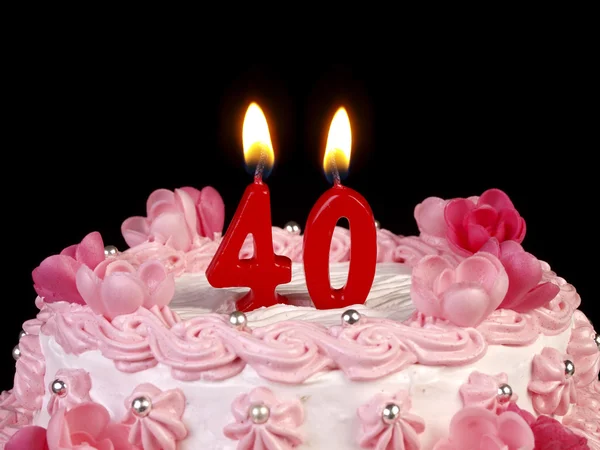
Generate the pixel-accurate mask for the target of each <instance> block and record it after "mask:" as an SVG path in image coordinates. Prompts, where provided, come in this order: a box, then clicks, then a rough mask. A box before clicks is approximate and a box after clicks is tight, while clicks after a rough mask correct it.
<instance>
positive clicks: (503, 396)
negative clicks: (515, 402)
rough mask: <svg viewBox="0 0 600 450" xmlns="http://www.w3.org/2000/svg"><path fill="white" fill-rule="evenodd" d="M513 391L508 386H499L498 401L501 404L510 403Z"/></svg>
mask: <svg viewBox="0 0 600 450" xmlns="http://www.w3.org/2000/svg"><path fill="white" fill-rule="evenodd" d="M512 395H513V391H512V388H511V387H510V386H509V385H508V384H501V385H500V386H498V401H499V402H500V403H508V402H510V399H511V398H512Z"/></svg>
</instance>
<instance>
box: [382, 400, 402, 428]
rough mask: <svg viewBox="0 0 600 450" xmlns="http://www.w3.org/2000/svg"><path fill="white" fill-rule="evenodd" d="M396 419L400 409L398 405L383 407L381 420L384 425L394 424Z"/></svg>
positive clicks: (391, 404) (389, 404)
mask: <svg viewBox="0 0 600 450" xmlns="http://www.w3.org/2000/svg"><path fill="white" fill-rule="evenodd" d="M398 417H400V407H399V406H398V405H394V404H393V403H388V404H387V405H385V408H383V411H382V413H381V418H382V419H383V421H384V422H385V423H387V424H391V423H394V422H395V421H396V419H398Z"/></svg>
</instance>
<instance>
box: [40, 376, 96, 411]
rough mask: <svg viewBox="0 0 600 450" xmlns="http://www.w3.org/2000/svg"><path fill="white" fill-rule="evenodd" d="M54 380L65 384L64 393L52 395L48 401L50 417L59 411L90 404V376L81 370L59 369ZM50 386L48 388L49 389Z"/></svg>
mask: <svg viewBox="0 0 600 450" xmlns="http://www.w3.org/2000/svg"><path fill="white" fill-rule="evenodd" d="M54 378H55V379H56V380H60V381H62V382H63V383H65V386H66V392H65V393H64V394H62V395H59V394H53V393H51V394H52V395H51V396H50V400H48V413H50V415H51V416H52V415H53V414H54V413H56V412H57V411H58V410H59V409H61V408H64V409H66V410H67V411H68V410H70V409H72V408H73V407H74V406H77V405H79V404H81V403H87V402H91V401H92V399H91V398H90V390H91V389H92V380H91V378H90V374H89V373H87V372H86V371H85V370H83V369H60V370H59V371H58V372H56V375H55V376H54ZM51 388H52V386H50V389H51Z"/></svg>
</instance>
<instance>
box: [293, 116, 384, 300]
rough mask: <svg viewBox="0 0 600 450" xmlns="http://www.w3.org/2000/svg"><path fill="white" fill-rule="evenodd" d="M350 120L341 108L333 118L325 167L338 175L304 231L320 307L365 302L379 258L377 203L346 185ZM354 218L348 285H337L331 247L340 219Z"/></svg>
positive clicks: (308, 271) (307, 266)
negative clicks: (332, 274)
mask: <svg viewBox="0 0 600 450" xmlns="http://www.w3.org/2000/svg"><path fill="white" fill-rule="evenodd" d="M351 147H352V133H351V129H350V120H349V119H348V114H347V113H346V110H345V109H344V108H340V109H339V110H338V111H337V113H336V114H335V116H334V117H333V120H332V122H331V127H330V129H329V135H328V137H327V146H326V150H325V158H324V161H323V167H324V169H325V173H326V174H328V175H330V176H331V178H332V180H333V187H332V188H331V189H329V190H328V191H326V192H325V193H324V194H323V195H322V196H321V197H320V198H319V200H318V201H317V203H316V204H315V205H314V206H313V209H312V210H311V212H310V215H309V217H308V221H307V223H306V229H305V231H304V273H305V276H306V285H307V287H308V292H309V294H310V298H311V299H312V301H313V304H314V305H315V307H316V308H318V309H332V308H343V307H347V306H350V305H355V304H361V303H364V302H365V300H366V299H367V296H368V295H369V291H370V290H371V286H372V285H373V279H374V278H375V265H376V263H377V230H376V227H375V218H374V217H373V212H372V211H371V207H370V206H369V204H368V203H367V201H366V200H365V198H364V197H363V196H362V195H360V194H359V193H358V192H356V191H355V190H353V189H350V188H348V187H345V186H342V183H341V176H340V172H341V173H342V174H345V173H347V169H348V166H349V164H350V149H351ZM343 217H345V218H346V219H347V220H348V223H349V224H350V239H351V245H350V268H349V272H348V279H347V281H346V284H345V286H344V287H342V288H339V289H334V288H332V287H331V283H330V280H329V251H330V248H331V239H332V237H333V231H334V229H335V226H336V224H337V222H338V221H339V219H341V218H343Z"/></svg>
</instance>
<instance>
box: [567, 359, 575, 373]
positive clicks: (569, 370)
mask: <svg viewBox="0 0 600 450" xmlns="http://www.w3.org/2000/svg"><path fill="white" fill-rule="evenodd" d="M574 373H575V364H573V362H572V361H569V360H568V359H566V360H565V375H566V376H568V377H571V376H573V374H574Z"/></svg>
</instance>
